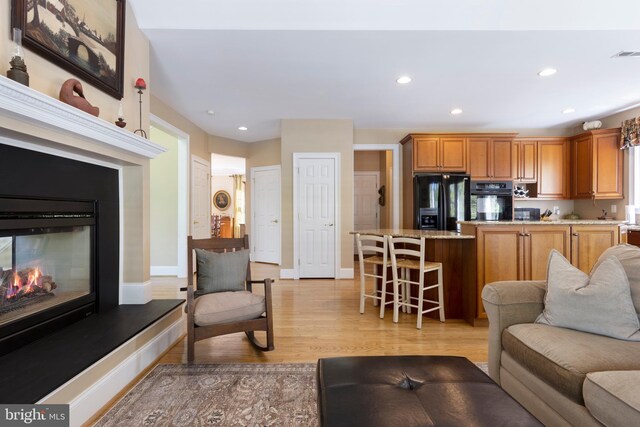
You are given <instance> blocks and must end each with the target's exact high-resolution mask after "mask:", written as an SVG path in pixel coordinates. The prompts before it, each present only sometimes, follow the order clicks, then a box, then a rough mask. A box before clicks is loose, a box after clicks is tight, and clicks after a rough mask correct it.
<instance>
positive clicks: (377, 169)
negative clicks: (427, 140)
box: [353, 144, 400, 254]
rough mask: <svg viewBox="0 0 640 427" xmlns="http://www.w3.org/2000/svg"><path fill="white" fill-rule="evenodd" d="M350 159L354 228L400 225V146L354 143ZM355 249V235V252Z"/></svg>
mask: <svg viewBox="0 0 640 427" xmlns="http://www.w3.org/2000/svg"><path fill="white" fill-rule="evenodd" d="M353 160H354V163H353V171H354V180H353V182H354V188H353V190H354V191H353V197H354V200H353V215H354V220H353V223H354V230H355V231H361V230H371V229H389V228H395V229H397V228H399V226H400V149H399V146H398V145H397V144H356V145H354V153H353ZM356 253H357V249H356V246H355V238H354V254H356Z"/></svg>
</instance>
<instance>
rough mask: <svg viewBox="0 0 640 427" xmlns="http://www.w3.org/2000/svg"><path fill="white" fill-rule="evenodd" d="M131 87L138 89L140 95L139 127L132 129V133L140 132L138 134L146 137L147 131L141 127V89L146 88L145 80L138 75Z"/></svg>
mask: <svg viewBox="0 0 640 427" xmlns="http://www.w3.org/2000/svg"><path fill="white" fill-rule="evenodd" d="M133 87H135V88H136V89H138V95H140V128H139V129H136V130H134V131H133V133H138V132H140V136H142V137H144V138H146V137H147V132H145V130H144V129H142V91H143V90H145V89H146V88H147V82H145V81H144V79H143V78H141V77H139V78H137V79H136V84H135V85H134V86H133Z"/></svg>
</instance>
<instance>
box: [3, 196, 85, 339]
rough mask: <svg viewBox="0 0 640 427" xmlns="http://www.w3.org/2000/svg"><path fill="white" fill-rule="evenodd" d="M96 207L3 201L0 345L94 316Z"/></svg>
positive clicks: (74, 204) (56, 202) (34, 200)
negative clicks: (61, 321)
mask: <svg viewBox="0 0 640 427" xmlns="http://www.w3.org/2000/svg"><path fill="white" fill-rule="evenodd" d="M95 224H96V209H95V202H80V201H61V200H39V199H20V198H0V340H2V339H6V338H8V337H10V336H11V335H13V334H14V333H15V332H17V331H20V330H24V329H27V328H30V327H32V326H33V325H36V324H39V323H42V322H43V321H46V320H49V319H54V318H56V317H57V316H59V315H60V314H62V313H68V312H74V311H78V310H79V311H80V314H81V315H86V314H91V313H92V312H93V303H94V301H95V291H94V287H95V274H94V273H95V271H94V265H95V248H94V244H95Z"/></svg>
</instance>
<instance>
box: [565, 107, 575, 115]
mask: <svg viewBox="0 0 640 427" xmlns="http://www.w3.org/2000/svg"><path fill="white" fill-rule="evenodd" d="M575 112H576V109H575V108H565V109H564V110H562V114H571V113H575Z"/></svg>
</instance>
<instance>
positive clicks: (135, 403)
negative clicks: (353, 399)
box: [95, 363, 318, 427]
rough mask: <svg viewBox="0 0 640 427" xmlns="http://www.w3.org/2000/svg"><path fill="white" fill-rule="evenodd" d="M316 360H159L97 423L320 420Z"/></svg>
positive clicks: (108, 426) (235, 423)
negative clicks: (192, 362)
mask: <svg viewBox="0 0 640 427" xmlns="http://www.w3.org/2000/svg"><path fill="white" fill-rule="evenodd" d="M315 371H316V365H315V364H311V363H307V364H234V365H191V366H189V365H158V366H156V367H155V368H154V369H153V370H152V371H151V372H150V373H149V375H147V376H146V377H145V378H144V379H143V380H142V381H140V382H139V383H138V384H137V385H136V386H135V387H134V388H133V389H132V390H131V391H130V392H129V393H127V394H126V395H125V396H124V397H123V398H122V399H121V400H120V401H119V402H118V403H117V404H116V405H115V406H114V407H113V408H111V410H109V411H108V412H107V413H106V414H105V415H104V416H103V417H102V418H101V419H100V420H99V421H98V422H97V423H96V424H95V425H96V426H100V427H111V426H114V427H115V426H119V427H120V426H317V425H318V421H317V409H316V386H315Z"/></svg>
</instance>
